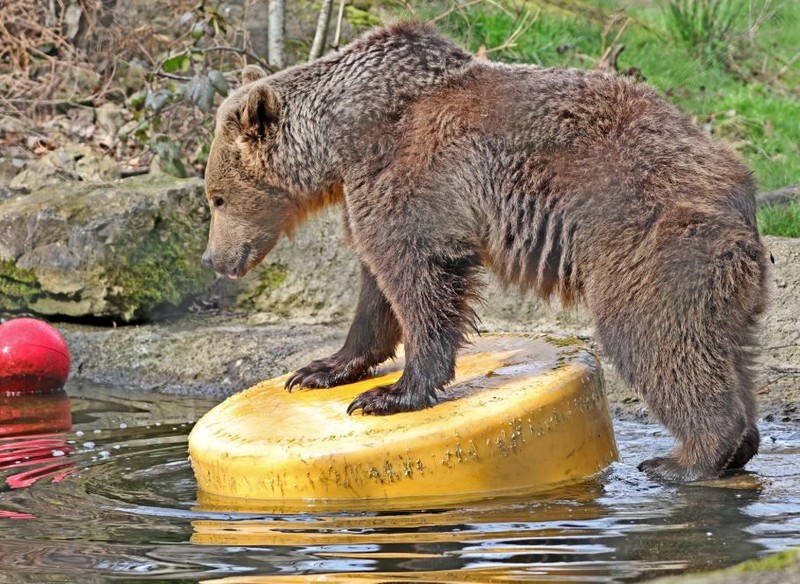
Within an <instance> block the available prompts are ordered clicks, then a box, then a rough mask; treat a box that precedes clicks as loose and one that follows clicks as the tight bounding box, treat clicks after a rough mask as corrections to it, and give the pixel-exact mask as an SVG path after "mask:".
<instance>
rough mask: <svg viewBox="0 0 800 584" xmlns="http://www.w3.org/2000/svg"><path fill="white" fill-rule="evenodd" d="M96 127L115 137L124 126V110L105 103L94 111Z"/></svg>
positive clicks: (115, 105)
mask: <svg viewBox="0 0 800 584" xmlns="http://www.w3.org/2000/svg"><path fill="white" fill-rule="evenodd" d="M95 119H96V121H97V125H98V126H100V127H101V128H102V129H104V130H105V131H106V132H108V133H109V134H111V135H116V134H117V132H119V130H120V128H122V126H124V125H125V122H126V115H125V109H124V108H123V107H122V106H120V105H117V104H115V103H111V102H107V103H104V104H103V105H101V106H100V107H98V108H97V109H96V110H95Z"/></svg>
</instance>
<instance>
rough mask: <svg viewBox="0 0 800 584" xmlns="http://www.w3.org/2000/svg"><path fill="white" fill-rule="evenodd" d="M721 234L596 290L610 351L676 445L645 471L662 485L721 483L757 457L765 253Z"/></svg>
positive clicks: (691, 242)
mask: <svg viewBox="0 0 800 584" xmlns="http://www.w3.org/2000/svg"><path fill="white" fill-rule="evenodd" d="M720 231H721V233H720V234H719V235H717V234H715V233H712V234H711V236H710V237H707V239H701V238H695V239H691V238H686V239H683V240H682V248H681V249H680V253H674V252H668V251H660V252H657V253H654V254H651V255H650V256H649V257H648V258H646V260H645V262H643V264H642V267H641V268H640V269H637V270H634V271H632V272H631V273H630V274H627V275H621V276H620V278H617V279H615V280H611V282H612V285H611V286H608V285H607V283H608V282H609V280H608V279H605V280H603V281H604V282H606V286H605V287H602V286H594V287H593V291H596V292H597V294H598V295H599V298H600V301H599V302H598V301H595V302H593V305H594V306H593V312H594V314H595V318H596V324H597V334H598V339H599V340H600V343H601V345H602V346H603V349H604V351H605V352H606V353H607V354H608V355H609V357H610V358H611V360H612V362H613V363H614V365H615V368H616V370H617V371H618V373H619V374H620V376H621V377H622V378H623V379H624V380H625V381H626V382H627V383H629V384H631V385H633V386H634V387H637V388H639V389H640V390H641V392H642V396H643V397H644V399H645V401H646V403H647V405H648V408H649V409H650V412H651V413H652V414H653V415H654V416H655V417H656V418H657V419H658V420H659V421H661V423H663V424H664V425H665V426H666V427H667V428H668V429H669V430H670V432H671V433H672V434H673V436H674V437H675V438H676V439H677V441H678V447H677V448H676V449H675V451H674V452H672V453H671V454H670V455H669V456H664V457H657V458H653V459H651V460H646V461H644V462H643V463H642V464H641V465H640V466H639V469H640V470H642V471H645V472H647V473H648V474H650V475H652V476H655V477H658V478H663V479H667V480H675V481H693V480H705V479H712V478H717V477H719V476H721V475H722V474H723V473H724V472H725V471H726V470H728V469H733V468H741V467H742V466H743V465H744V464H745V463H747V461H748V460H750V458H752V457H753V456H754V455H755V454H756V452H757V451H758V445H759V435H758V429H757V427H756V402H755V396H754V393H753V381H752V372H751V369H750V365H751V362H752V355H751V351H752V347H753V345H754V344H755V341H754V337H755V327H756V320H757V317H758V315H759V314H760V313H761V312H762V310H763V307H764V299H765V292H764V282H765V269H766V268H765V265H766V264H765V259H764V251H763V248H762V247H761V246H760V244H759V243H758V241H757V240H756V239H750V240H747V239H745V237H744V236H742V240H739V241H736V240H731V239H730V237H728V238H725V237H724V236H725V235H726V232H725V231H724V230H722V228H720ZM647 261H652V262H653V264H652V265H645V264H646V262H647ZM598 281H599V280H598Z"/></svg>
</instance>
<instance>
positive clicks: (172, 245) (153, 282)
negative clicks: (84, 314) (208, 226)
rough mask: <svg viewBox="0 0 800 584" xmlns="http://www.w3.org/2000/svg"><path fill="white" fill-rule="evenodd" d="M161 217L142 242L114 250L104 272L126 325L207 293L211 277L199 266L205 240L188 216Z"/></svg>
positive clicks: (111, 294)
mask: <svg viewBox="0 0 800 584" xmlns="http://www.w3.org/2000/svg"><path fill="white" fill-rule="evenodd" d="M164 223H165V222H164V221H162V220H161V219H160V218H159V219H157V220H156V225H155V228H154V229H153V231H151V232H150V234H149V235H148V236H147V238H146V239H145V240H144V241H138V242H132V243H131V244H130V245H128V246H126V247H124V248H122V249H119V248H118V249H117V250H115V252H116V253H115V258H114V263H113V264H112V265H110V266H108V267H107V268H106V270H105V274H104V275H105V278H106V280H107V282H108V287H109V289H110V290H111V293H110V295H109V298H108V301H109V303H110V304H112V305H113V306H114V307H115V308H116V309H117V310H118V311H119V313H120V315H121V316H122V318H123V320H126V321H130V320H134V319H139V318H144V317H147V316H152V314H153V312H154V311H156V310H157V309H159V308H161V307H164V306H178V305H180V304H181V303H182V302H183V301H184V300H185V299H186V298H187V297H190V296H192V295H196V294H200V293H202V292H203V291H205V290H206V289H207V287H208V286H209V285H210V283H211V280H212V275H211V273H210V272H208V271H207V270H204V269H203V268H202V266H201V265H200V256H201V255H202V253H203V247H204V246H205V239H204V236H203V234H202V231H201V230H198V229H197V226H196V224H195V223H194V222H193V221H192V219H191V218H190V217H186V216H182V215H177V214H176V215H173V216H171V217H170V219H169V225H165V224H164Z"/></svg>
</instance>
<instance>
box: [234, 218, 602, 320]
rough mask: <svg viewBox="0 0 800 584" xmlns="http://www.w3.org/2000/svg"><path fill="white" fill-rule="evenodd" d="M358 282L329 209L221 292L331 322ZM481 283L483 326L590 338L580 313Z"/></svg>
mask: <svg viewBox="0 0 800 584" xmlns="http://www.w3.org/2000/svg"><path fill="white" fill-rule="evenodd" d="M358 277H359V276H358V265H357V262H356V260H355V257H354V255H353V253H352V252H351V251H350V250H349V249H348V248H347V246H346V245H345V244H344V242H343V241H342V227H341V218H340V211H339V210H337V209H331V210H328V211H324V212H322V213H320V215H318V216H317V217H314V218H313V219H311V220H310V221H308V222H306V223H305V224H303V225H301V226H300V227H299V228H298V229H297V231H296V232H295V235H294V237H293V238H292V239H291V240H289V239H287V238H282V239H281V241H280V242H279V243H278V245H277V246H276V248H275V249H274V250H273V251H272V252H270V254H269V255H268V256H267V257H266V258H265V259H264V262H263V263H262V265H261V266H260V267H258V268H256V269H255V270H253V272H252V273H251V274H248V276H247V277H245V278H244V279H242V280H240V281H238V282H236V283H232V282H229V281H224V282H223V283H222V293H223V297H225V298H227V299H228V302H229V303H230V302H232V304H233V306H234V307H236V308H243V309H250V310H252V309H255V310H258V311H264V312H272V313H277V314H279V315H288V314H291V315H294V316H300V317H304V318H309V317H310V318H315V319H317V320H331V319H337V318H340V317H342V316H343V315H350V314H352V313H353V310H354V309H355V306H356V300H357V298H358V286H359V282H358ZM485 280H486V282H487V285H486V286H485V287H484V289H483V290H482V296H483V298H484V299H485V300H486V301H485V302H484V303H483V304H482V305H481V306H478V307H477V308H478V315H479V316H480V318H481V319H482V321H483V324H484V326H485V327H487V328H497V327H498V326H502V327H503V328H504V329H505V330H530V329H531V327H532V326H537V327H538V328H539V330H543V331H545V332H548V331H557V330H561V328H563V327H564V326H569V327H570V328H571V329H573V330H575V331H577V332H578V334H581V335H583V334H587V335H588V334H590V332H591V321H590V319H589V317H588V315H587V314H586V313H585V312H583V311H582V310H565V309H562V308H561V307H560V306H559V305H558V304H557V303H553V304H552V305H548V304H547V303H545V302H542V301H541V300H538V299H536V297H535V296H533V295H532V294H524V293H522V292H518V291H517V290H516V289H513V288H509V289H505V288H504V287H503V286H502V285H501V284H499V283H498V282H497V280H496V279H495V278H494V277H493V276H491V275H490V274H486V276H485Z"/></svg>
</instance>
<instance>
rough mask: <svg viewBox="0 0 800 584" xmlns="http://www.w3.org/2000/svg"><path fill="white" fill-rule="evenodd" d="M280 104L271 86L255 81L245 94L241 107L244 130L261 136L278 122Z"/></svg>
mask: <svg viewBox="0 0 800 584" xmlns="http://www.w3.org/2000/svg"><path fill="white" fill-rule="evenodd" d="M279 111H280V104H279V103H278V97H277V96H276V95H275V92H274V91H272V88H271V87H270V86H269V85H267V84H266V83H256V84H255V85H253V87H252V88H251V89H250V92H249V93H248V94H247V98H246V99H245V101H244V105H243V108H242V125H243V126H244V129H245V131H247V132H252V133H254V134H256V135H258V136H263V135H265V134H266V133H267V130H268V129H269V128H270V127H271V126H273V125H275V124H276V123H277V122H278V114H279Z"/></svg>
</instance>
